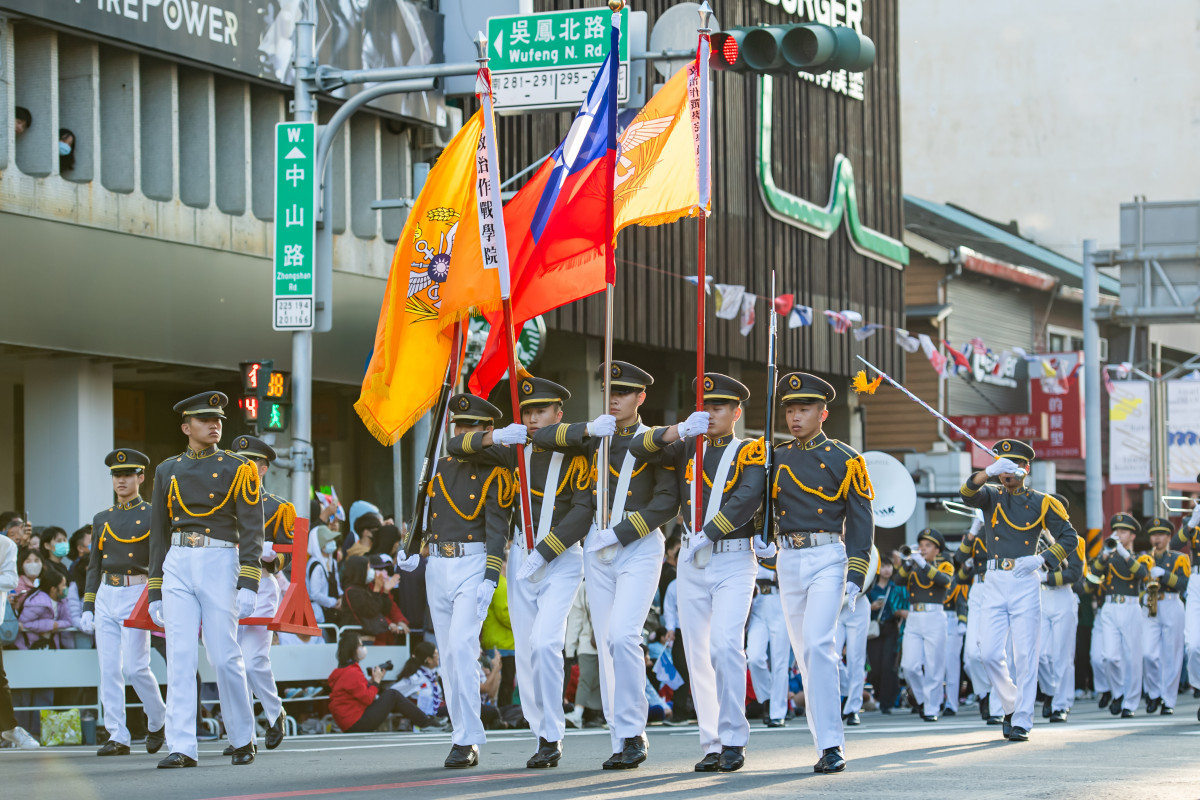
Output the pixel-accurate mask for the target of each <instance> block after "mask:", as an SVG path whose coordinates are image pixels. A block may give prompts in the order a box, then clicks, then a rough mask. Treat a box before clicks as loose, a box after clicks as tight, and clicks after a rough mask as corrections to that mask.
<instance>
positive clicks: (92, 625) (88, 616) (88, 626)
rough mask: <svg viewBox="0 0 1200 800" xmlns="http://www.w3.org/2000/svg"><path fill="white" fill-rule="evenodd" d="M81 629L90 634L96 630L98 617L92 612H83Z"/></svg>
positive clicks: (80, 619)
mask: <svg viewBox="0 0 1200 800" xmlns="http://www.w3.org/2000/svg"><path fill="white" fill-rule="evenodd" d="M79 630H81V631H83V632H84V633H86V634H89V635H90V634H91V633H92V632H93V631H95V630H96V617H95V615H94V614H92V612H90V611H85V612H83V616H82V617H80V618H79Z"/></svg>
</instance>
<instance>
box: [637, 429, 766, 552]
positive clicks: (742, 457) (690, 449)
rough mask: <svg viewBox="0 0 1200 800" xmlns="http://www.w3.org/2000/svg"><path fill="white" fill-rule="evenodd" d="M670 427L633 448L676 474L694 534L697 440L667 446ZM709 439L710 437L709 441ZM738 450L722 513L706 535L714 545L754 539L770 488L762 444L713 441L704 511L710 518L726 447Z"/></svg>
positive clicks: (640, 439) (639, 455)
mask: <svg viewBox="0 0 1200 800" xmlns="http://www.w3.org/2000/svg"><path fill="white" fill-rule="evenodd" d="M666 432H667V428H654V429H653V430H649V431H646V432H645V433H644V434H642V435H641V436H635V437H634V439H633V442H631V443H630V445H629V449H630V451H631V452H632V453H633V454H634V456H636V457H637V458H638V459H640V460H642V461H647V462H649V463H651V464H657V465H660V466H665V467H668V468H670V469H671V471H673V472H674V473H675V486H676V492H678V497H679V499H680V500H681V501H682V507H683V518H684V524H686V525H687V529H688V530H689V531H690V530H691V529H692V525H693V524H695V519H696V513H695V511H694V509H693V508H692V502H693V500H694V498H693V496H692V493H693V492H694V491H695V489H694V488H693V487H692V486H690V485H689V481H691V479H692V466H693V464H694V462H695V460H696V438H695V437H694V436H689V437H688V438H687V439H680V440H678V441H674V442H671V443H670V444H665V443H664V442H663V437H664V436H665V434H666ZM706 438H707V437H706ZM729 447H736V448H737V450H736V455H735V456H734V457H733V461H732V463H731V464H730V466H729V472H728V473H727V474H726V476H725V485H724V487H723V491H724V493H723V494H722V495H721V500H720V509H721V510H720V511H718V512H717V514H716V516H714V517H713V518H712V520H710V521H709V522H707V523H705V525H704V535H705V536H707V537H708V538H709V539H710V540H711V541H714V542H716V541H720V540H721V539H749V538H750V537H751V536H753V535H754V533H755V528H754V514H755V512H757V511H758V510H759V508H761V507H762V502H763V493H764V492H765V491H766V488H767V472H766V468H765V467H764V464H766V452H765V450H764V449H763V440H762V439H751V440H744V441H740V442H738V443H737V444H733V435H732V434H730V435H728V436H719V437H717V438H715V439H709V442H708V446H707V447H706V448H704V487H703V489H702V491H703V499H702V502H703V505H702V506H701V512H702V513H703V514H705V515H707V511H708V503H709V497H710V496H711V495H712V482H713V480H714V479H715V478H716V476H717V469H718V467H719V466H720V464H721V459H722V458H723V457H724V455H725V450H726V448H729Z"/></svg>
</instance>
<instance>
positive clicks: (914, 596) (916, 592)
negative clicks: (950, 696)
mask: <svg viewBox="0 0 1200 800" xmlns="http://www.w3.org/2000/svg"><path fill="white" fill-rule="evenodd" d="M945 548H946V540H945V538H944V537H943V536H942V534H941V533H940V532H938V531H936V530H934V529H933V528H926V529H925V530H923V531H921V533H920V534H918V535H917V550H910V549H908V548H907V547H906V548H905V549H904V550H901V555H903V556H905V557H904V559H903V560H902V561H901V562H900V569H899V572H898V574H899V577H900V580H901V581H903V582H904V583H905V584H906V585H907V587H908V596H909V610H908V619H907V620H906V621H905V623H904V639H903V643H902V644H901V657H900V668H901V669H902V670H903V671H904V677H905V680H906V681H907V682H908V686H909V688H910V689H912V692H913V695H914V696H915V697H916V698H917V704H918V705H920V707H921V719H923V720H925V721H926V722H937V719H938V713H939V711H940V709H941V705H942V698H943V697H944V696H945V695H944V693H943V689H942V682H943V680H944V679H945V675H946V610H945V607H944V603H945V600H946V594H947V590H949V588H950V582H951V581H952V580H953V578H954V566H953V565H952V564H951V563H950V561H949V560H948V559H946V558H944V557H943V556H942V551H943V550H944V549H945ZM954 691H955V693H957V692H958V689H957V687H955V690H954Z"/></svg>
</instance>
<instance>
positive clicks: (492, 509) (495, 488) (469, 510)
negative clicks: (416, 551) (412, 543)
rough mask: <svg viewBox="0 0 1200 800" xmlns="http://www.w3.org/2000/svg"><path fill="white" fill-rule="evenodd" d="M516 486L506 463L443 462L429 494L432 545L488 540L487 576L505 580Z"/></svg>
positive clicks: (453, 459) (447, 459)
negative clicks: (503, 570)
mask: <svg viewBox="0 0 1200 800" xmlns="http://www.w3.org/2000/svg"><path fill="white" fill-rule="evenodd" d="M515 495H516V485H515V484H514V483H513V480H512V476H511V475H510V474H509V471H508V469H507V468H506V467H500V466H488V465H486V464H475V463H472V462H470V461H468V460H466V459H465V458H456V457H454V456H446V457H445V458H443V459H441V460H440V461H438V463H437V471H436V472H435V473H434V475H433V477H432V478H431V479H430V481H429V488H428V489H427V490H426V496H427V497H428V498H429V504H428V505H427V506H426V513H428V514H429V520H428V523H427V524H426V526H425V530H426V532H427V536H426V540H427V541H428V542H429V547H430V549H433V548H435V547H437V546H438V545H439V544H465V543H468V542H484V543H485V544H486V545H487V565H486V567H485V569H484V573H483V577H484V580H488V581H492V582H493V583H499V581H500V565H501V564H502V563H503V560H504V544H505V542H507V541H508V532H509V528H510V525H511V522H510V517H511V513H512V506H513V498H514V497H515Z"/></svg>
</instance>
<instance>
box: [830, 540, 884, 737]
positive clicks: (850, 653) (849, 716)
mask: <svg viewBox="0 0 1200 800" xmlns="http://www.w3.org/2000/svg"><path fill="white" fill-rule="evenodd" d="M878 558H879V554H878V552H876V550H875V548H874V547H872V548H871V560H872V564H873V568H872V569H871V570H870V574H869V575H868V576H867V586H866V588H867V589H869V588H870V583H871V581H872V580H874V576H875V575H876V574H878V573H877V570H878V567H879V564H878ZM870 624H871V604H870V603H868V602H866V600H864V601H863V602H861V603H855V604H854V607H853V608H851V607H850V604H849V603H846V602H843V603H842V610H841V611H839V612H838V619H837V631H836V633H835V634H834V638H833V649H834V651H835V652H838V653H841V652H842V649H843V648H844V649H845V651H846V660H845V661H844V662H843V661H840V660H839V661H838V685H839V686H840V687H841V693H842V697H843V698H845V699H844V700H843V701H842V723H843V724H844V725H860V724H861V723H862V720H861V719H860V718H859V716H858V712H859V711H862V705H863V689H864V688H865V687H866V683H867V628H868V627H869V626H870Z"/></svg>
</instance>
